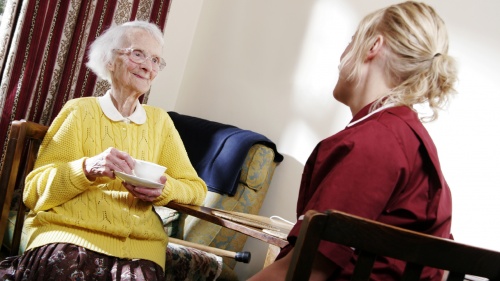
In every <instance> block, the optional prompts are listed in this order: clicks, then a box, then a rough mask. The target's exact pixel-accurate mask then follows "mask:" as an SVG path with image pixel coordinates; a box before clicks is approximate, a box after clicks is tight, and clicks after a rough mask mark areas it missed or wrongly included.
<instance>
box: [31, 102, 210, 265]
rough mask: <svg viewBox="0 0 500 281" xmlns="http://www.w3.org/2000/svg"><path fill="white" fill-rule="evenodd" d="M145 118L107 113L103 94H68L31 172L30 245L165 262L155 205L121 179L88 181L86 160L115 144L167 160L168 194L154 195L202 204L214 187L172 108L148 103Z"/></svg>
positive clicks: (135, 154) (153, 158)
mask: <svg viewBox="0 0 500 281" xmlns="http://www.w3.org/2000/svg"><path fill="white" fill-rule="evenodd" d="M143 107H144V109H145V111H146V115H147V120H146V122H145V123H144V124H141V125H138V124H134V123H126V122H114V121H112V120H110V119H108V118H107V117H106V116H105V115H104V113H103V111H102V109H101V107H100V105H99V102H98V101H97V98H93V97H92V98H79V99H73V100H70V101H68V102H67V103H66V104H65V106H64V108H63V109H62V110H61V112H60V113H59V115H58V116H57V117H56V119H55V120H54V121H53V123H52V125H51V126H50V128H49V130H48V132H47V135H46V136H45V139H44V141H43V142H42V145H41V147H40V151H39V154H38V159H37V162H36V164H35V169H34V170H33V171H32V172H31V173H30V174H29V175H28V177H27V179H26V186H25V191H24V194H23V200H24V203H25V204H26V206H27V207H28V208H30V210H31V211H30V213H29V215H28V218H27V220H26V222H25V231H26V232H27V233H28V234H29V235H30V238H29V241H28V246H27V249H32V248H36V247H39V246H42V245H45V244H49V243H71V244H76V245H80V246H82V247H85V248H87V249H90V250H93V251H96V252H100V253H103V254H106V255H110V256H115V257H119V258H127V259H147V260H151V261H154V262H156V263H157V264H158V265H160V266H161V267H163V268H164V267H165V251H166V245H167V241H168V237H167V235H166V234H165V231H164V230H163V226H162V223H161V221H160V219H159V218H158V217H157V215H156V214H155V213H154V211H153V208H152V204H151V203H148V202H144V201H141V200H138V199H136V198H134V197H133V196H132V195H131V194H130V193H129V192H128V191H127V190H126V189H125V188H124V187H123V186H122V184H121V181H120V180H119V179H110V178H98V179H97V180H96V181H89V180H88V179H87V178H86V177H85V175H84V172H83V167H82V165H83V161H84V160H85V159H86V158H88V157H92V156H95V155H97V154H99V153H101V152H102V151H104V150H106V149H107V148H109V147H115V148H117V149H119V150H123V151H126V152H127V153H129V154H130V155H131V156H132V157H134V158H137V159H143V160H147V161H152V162H155V163H158V164H160V165H163V166H166V167H167V171H166V175H167V182H166V184H165V187H164V188H163V194H162V195H161V196H160V197H159V198H158V200H157V201H155V202H154V204H155V205H165V204H167V203H168V202H169V201H177V202H180V203H186V204H202V202H203V200H204V199H205V196H206V193H207V187H206V185H205V183H204V182H203V180H202V179H201V178H199V177H198V175H197V173H196V171H195V170H194V168H193V167H192V165H191V163H190V161H189V158H188V156H187V153H186V150H185V149H184V145H183V143H182V140H181V138H180V137H179V134H178V132H177V130H176V129H175V127H174V125H173V123H172V120H171V119H170V117H169V116H168V114H167V113H166V112H165V111H164V110H162V109H160V108H156V107H152V106H147V105H143Z"/></svg>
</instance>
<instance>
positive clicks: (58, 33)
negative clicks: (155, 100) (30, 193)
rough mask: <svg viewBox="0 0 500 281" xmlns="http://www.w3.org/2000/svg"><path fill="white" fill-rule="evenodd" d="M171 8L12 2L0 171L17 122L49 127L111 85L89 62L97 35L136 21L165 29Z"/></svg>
mask: <svg viewBox="0 0 500 281" xmlns="http://www.w3.org/2000/svg"><path fill="white" fill-rule="evenodd" d="M169 6H170V0H22V1H21V0H18V1H8V3H7V6H6V8H5V10H4V15H3V18H2V23H1V26H0V36H1V37H0V67H1V69H0V74H1V81H0V110H1V111H2V119H1V121H0V148H1V152H2V157H1V160H2V161H1V163H0V169H1V167H2V166H3V158H4V151H5V146H6V138H7V136H8V131H9V129H10V123H11V122H12V121H13V120H18V119H27V120H30V121H34V122H38V123H41V124H44V125H49V124H50V123H51V122H52V120H53V119H54V118H55V116H56V115H57V114H58V113H59V111H60V110H61V108H62V107H63V106H64V104H65V103H66V102H67V101H68V100H70V99H73V98H78V97H87V96H101V95H103V94H104V93H105V92H106V91H107V89H109V84H108V83H107V82H106V81H102V80H101V79H98V78H97V77H96V76H95V75H94V74H93V73H92V72H91V71H90V70H89V69H88V68H87V67H86V66H85V63H86V59H87V53H86V52H87V49H88V46H89V45H90V43H91V42H92V41H93V40H94V39H95V38H96V37H97V36H99V35H100V34H101V33H102V32H103V31H104V30H106V29H107V28H108V27H109V26H111V25H115V24H122V23H124V22H127V21H130V20H134V19H138V20H146V21H150V22H153V23H155V24H157V25H158V26H159V27H160V29H161V30H163V29H164V27H165V23H166V19H167V14H168V9H169ZM148 95H149V93H146V94H145V95H143V97H141V101H142V102H147V97H148Z"/></svg>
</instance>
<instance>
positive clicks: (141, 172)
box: [133, 159, 167, 182]
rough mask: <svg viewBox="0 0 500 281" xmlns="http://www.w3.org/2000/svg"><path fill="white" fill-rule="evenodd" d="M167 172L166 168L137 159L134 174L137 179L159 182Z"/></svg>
mask: <svg viewBox="0 0 500 281" xmlns="http://www.w3.org/2000/svg"><path fill="white" fill-rule="evenodd" d="M166 170H167V168H166V167H164V166H161V165H158V164H156V163H153V162H148V161H144V160H138V159H135V166H134V171H133V172H134V175H135V176H136V177H139V178H143V179H147V180H150V181H155V182H158V181H160V177H161V176H162V175H163V173H165V171H166Z"/></svg>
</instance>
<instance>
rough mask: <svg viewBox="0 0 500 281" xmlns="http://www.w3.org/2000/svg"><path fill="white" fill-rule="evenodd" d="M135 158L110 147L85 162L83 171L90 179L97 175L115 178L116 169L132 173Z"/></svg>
mask: <svg viewBox="0 0 500 281" xmlns="http://www.w3.org/2000/svg"><path fill="white" fill-rule="evenodd" d="M133 167H134V159H133V158H132V157H131V156H130V155H128V153H126V152H123V151H120V150H118V149H116V148H114V147H110V148H108V149H106V150H105V151H103V152H102V153H100V154H98V155H96V156H94V157H91V158H88V159H86V160H85V162H83V171H84V173H85V176H87V178H88V179H89V180H95V179H96V178H97V177H109V178H115V174H114V171H120V172H124V173H126V174H130V173H132V168H133Z"/></svg>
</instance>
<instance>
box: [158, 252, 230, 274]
mask: <svg viewBox="0 0 500 281" xmlns="http://www.w3.org/2000/svg"><path fill="white" fill-rule="evenodd" d="M221 271H222V258H221V257H219V256H217V255H214V254H211V253H207V252H204V251H200V250H197V249H193V248H190V247H184V246H181V245H178V244H174V243H168V249H167V261H166V267H165V280H166V281H193V280H199V281H205V280H216V279H217V277H219V275H220V274H221Z"/></svg>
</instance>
